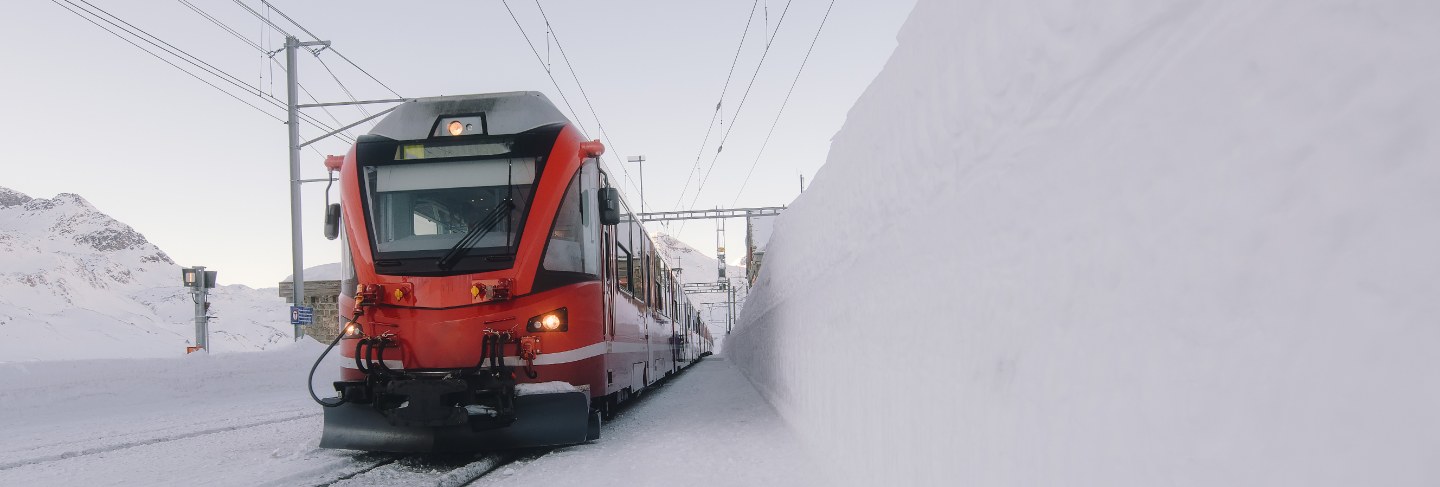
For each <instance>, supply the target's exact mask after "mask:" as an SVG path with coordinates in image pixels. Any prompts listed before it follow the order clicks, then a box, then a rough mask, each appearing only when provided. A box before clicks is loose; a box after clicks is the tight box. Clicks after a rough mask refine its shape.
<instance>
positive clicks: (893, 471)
mask: <svg viewBox="0 0 1440 487" xmlns="http://www.w3.org/2000/svg"><path fill="white" fill-rule="evenodd" d="M1437 25H1440V4H1437V3H1434V2H1413V1H1385V0H1377V1H1370V2H1340V1H1310V2H1296V1H1278V0H1277V1H1255V2H1192V1H1180V0H1175V1H1143V2H1141V1H1119V0H1105V1H1092V2H1008V1H982V0H974V1H952V0H921V1H920V2H919V4H918V5H917V7H916V8H915V11H914V12H913V13H912V15H911V17H910V19H909V21H908V22H907V23H906V25H905V27H904V28H903V30H902V32H901V33H900V35H899V46H898V47H897V49H896V51H895V53H894V55H893V56H892V58H891V59H890V61H889V63H888V64H887V65H886V67H885V68H884V70H883V71H882V72H881V74H880V75H879V76H878V77H877V79H876V80H875V81H874V82H873V84H872V85H871V86H870V87H869V89H868V90H867V91H866V93H865V94H864V95H863V96H862V97H861V99H860V100H859V101H858V102H857V103H856V105H855V106H854V108H853V109H852V110H851V111H850V113H849V117H848V120H847V122H846V125H845V126H844V128H843V129H842V130H841V131H840V132H839V133H838V134H837V135H836V136H835V138H834V142H833V144H832V146H831V152H830V155H829V158H828V161H827V163H826V165H825V166H824V168H823V169H822V170H821V171H820V172H819V174H818V175H817V176H816V178H815V180H814V184H813V185H812V186H811V187H810V188H809V190H808V191H807V192H806V193H805V194H804V195H802V196H801V197H800V198H799V199H798V200H797V201H796V202H795V203H794V205H793V206H791V207H790V208H789V209H788V210H787V211H786V212H785V213H784V214H783V215H781V216H780V217H779V220H778V221H777V224H776V228H775V233H774V236H773V238H772V239H771V241H770V244H769V247H768V249H767V250H768V253H767V255H766V260H765V265H764V267H763V269H762V271H761V275H760V278H759V282H758V284H757V286H756V287H755V288H754V289H752V292H751V294H750V298H749V301H748V302H747V303H746V307H745V312H744V313H743V318H742V323H741V324H740V326H739V327H738V328H737V329H736V331H735V333H734V334H733V335H732V336H731V337H730V343H729V346H728V347H727V349H726V353H727V354H728V355H730V357H731V359H732V360H735V361H736V362H737V363H738V364H739V365H741V366H742V369H743V370H744V371H745V372H746V373H747V375H748V376H749V377H750V378H751V379H752V380H753V381H754V382H755V383H756V384H757V386H759V388H760V389H761V390H762V392H763V393H764V394H765V395H767V396H768V397H769V398H770V399H771V400H772V401H773V402H774V403H775V404H776V405H777V407H778V408H779V409H780V411H781V412H782V415H783V416H784V417H785V418H786V419H787V420H788V421H789V422H790V423H791V424H792V425H794V426H795V428H796V429H797V431H798V433H799V434H800V435H801V437H802V440H803V441H804V442H805V443H806V445H807V446H808V447H809V448H811V449H812V454H813V456H814V458H817V459H822V461H823V463H824V468H826V469H827V470H832V471H834V472H835V473H836V478H837V480H840V481H843V482H844V483H847V484H853V485H1307V486H1313V485H1337V486H1340V485H1344V486H1349V485H1388V486H1398V485H1416V486H1420V485H1440V462H1437V461H1436V458H1440V421H1437V420H1436V417H1437V416H1436V411H1440V353H1436V350H1437V348H1436V347H1437V344H1440V326H1437V323H1440V299H1437V296H1440V278H1437V277H1436V276H1440V252H1437V250H1436V249H1440V219H1437V217H1436V215H1437V214H1440V90H1437V87H1440V48H1437V46H1440V29H1437V28H1436V26H1437ZM877 465H879V466H883V467H881V468H876V466H877Z"/></svg>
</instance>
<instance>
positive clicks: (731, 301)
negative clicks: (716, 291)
mask: <svg viewBox="0 0 1440 487" xmlns="http://www.w3.org/2000/svg"><path fill="white" fill-rule="evenodd" d="M727 284H728V283H727ZM725 293H726V294H725V296H726V299H725V301H726V305H727V306H728V308H727V309H726V310H725V318H726V319H725V334H726V335H729V334H730V329H731V328H732V327H733V326H734V325H735V286H725Z"/></svg>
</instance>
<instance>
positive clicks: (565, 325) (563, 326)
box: [525, 308, 570, 332]
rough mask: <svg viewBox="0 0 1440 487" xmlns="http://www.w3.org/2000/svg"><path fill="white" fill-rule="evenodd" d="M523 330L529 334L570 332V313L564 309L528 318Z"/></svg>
mask: <svg viewBox="0 0 1440 487" xmlns="http://www.w3.org/2000/svg"><path fill="white" fill-rule="evenodd" d="M525 329H526V330H528V331H531V332H543V331H570V312H569V311H567V310H566V309H565V308H560V309H557V310H555V311H551V312H548V313H543V314H541V315H539V316H536V317H533V318H530V322H529V323H528V324H526V325H525Z"/></svg>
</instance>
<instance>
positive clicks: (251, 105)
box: [50, 0, 285, 123]
mask: <svg viewBox="0 0 1440 487" xmlns="http://www.w3.org/2000/svg"><path fill="white" fill-rule="evenodd" d="M50 2H51V3H54V4H55V5H58V6H59V7H60V8H63V9H65V10H68V11H70V13H73V14H75V15H76V16H79V17H80V18H82V19H85V21H87V22H90V23H92V24H95V26H96V27H99V28H100V29H101V30H104V31H105V32H109V33H110V34H111V35H113V36H115V37H116V38H119V39H120V40H122V41H125V42H127V43H129V44H130V45H132V46H135V48H136V49H139V50H141V51H145V53H146V54H149V55H151V56H154V57H155V59H159V60H160V61H161V62H164V63H165V64H169V65H170V66H171V67H173V68H175V69H178V70H180V72H182V73H185V74H188V75H190V77H192V78H195V79H196V80H199V81H200V82H201V83H205V84H206V85H209V86H210V87H211V88H214V89H215V90H216V91H219V92H221V93H224V94H225V95H226V96H229V97H230V98H234V99H235V101H238V102H240V103H244V104H245V105H247V106H249V107H250V108H254V109H255V110H256V111H258V112H260V113H263V114H265V116H268V117H270V118H273V119H275V120H276V121H278V122H282V123H283V122H285V120H284V119H282V118H280V117H279V116H277V115H275V114H273V113H270V112H268V111H265V109H263V108H260V107H258V106H255V105H254V104H253V103H250V102H248V101H245V99H243V98H240V97H239V96H236V95H235V94H234V93H231V92H229V91H226V90H225V89H224V88H221V87H219V86H217V85H215V83H211V82H210V81H209V80H206V79H205V78H201V77H200V75H198V74H195V73H192V72H190V71H189V70H187V69H185V68H182V67H180V65H178V64H175V63H173V62H171V61H170V60H169V59H165V57H163V56H161V55H159V54H156V53H154V52H153V51H150V50H149V49H146V48H145V47H143V46H141V45H139V44H136V43H135V41H132V40H130V39H128V38H126V37H125V36H123V35H121V34H120V33H119V32H115V31H113V30H110V28H108V27H105V26H104V25H101V24H100V23H99V22H96V21H95V20H94V19H91V18H90V17H89V16H86V15H85V14H82V13H80V12H79V11H77V10H76V9H79V8H80V6H78V5H75V8H74V9H72V8H70V7H67V6H65V5H64V4H62V3H60V1H59V0H50ZM66 3H70V2H69V1H68V0H66ZM71 5H74V4H73V3H72V4H71ZM81 10H84V9H81ZM87 12H88V11H87Z"/></svg>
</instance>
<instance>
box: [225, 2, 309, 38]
mask: <svg viewBox="0 0 1440 487" xmlns="http://www.w3.org/2000/svg"><path fill="white" fill-rule="evenodd" d="M232 1H234V2H235V5H239V6H240V8H243V9H245V11H246V12H250V15H254V16H255V18H257V19H260V21H261V22H264V23H265V25H269V26H270V28H271V29H275V30H278V31H280V33H281V34H285V37H294V36H292V35H290V33H289V32H286V31H285V29H281V28H280V26H278V25H275V23H274V22H271V21H270V19H267V18H265V16H264V15H260V12H256V11H255V9H253V8H250V6H249V5H245V2H242V1H240V0H232ZM272 9H273V7H272ZM281 15H284V14H281Z"/></svg>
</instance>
